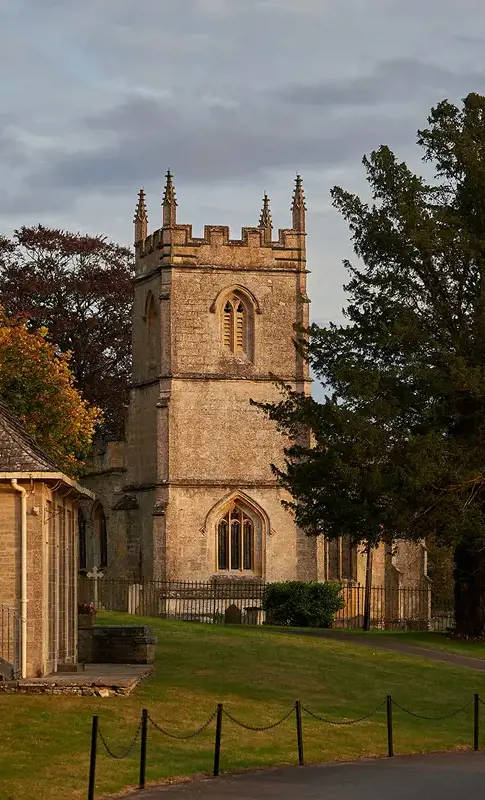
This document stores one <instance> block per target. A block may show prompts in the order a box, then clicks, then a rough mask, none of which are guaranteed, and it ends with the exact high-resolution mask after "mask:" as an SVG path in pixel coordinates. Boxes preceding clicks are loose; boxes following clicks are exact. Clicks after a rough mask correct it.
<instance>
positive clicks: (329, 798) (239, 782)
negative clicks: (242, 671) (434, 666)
mask: <svg viewBox="0 0 485 800" xmlns="http://www.w3.org/2000/svg"><path fill="white" fill-rule="evenodd" d="M131 797H133V798H136V799H137V800H171V799H172V800H462V798H469V800H481V799H482V798H485V755H484V754H483V753H481V752H478V753H446V754H440V755H434V756H400V757H397V758H389V759H379V760H376V761H361V762H356V763H352V764H326V765H322V766H312V767H285V768H283V769H270V770H266V771H261V772H252V773H245V774H241V775H233V776H230V777H221V778H212V779H206V780H196V781H192V782H191V783H184V784H179V785H177V786H166V787H161V788H158V789H148V790H145V791H143V792H136V793H135V794H130V798H131Z"/></svg>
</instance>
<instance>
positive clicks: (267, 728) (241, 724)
mask: <svg viewBox="0 0 485 800" xmlns="http://www.w3.org/2000/svg"><path fill="white" fill-rule="evenodd" d="M294 711H295V706H292V707H291V708H290V710H289V711H288V713H287V714H285V716H284V717H282V718H281V719H280V720H278V722H272V723H271V724H270V725H260V726H253V725H246V723H245V722H241V720H239V719H236V717H233V716H232V714H229V712H228V711H226V709H225V708H223V709H222V713H223V714H224V716H226V717H227V718H228V719H230V720H231V722H234V723H235V724H236V725H239V727H240V728H244V729H245V730H247V731H270V730H271V729H272V728H277V727H278V725H281V724H282V723H283V722H285V720H287V719H288V717H291V715H292V714H293V713H294Z"/></svg>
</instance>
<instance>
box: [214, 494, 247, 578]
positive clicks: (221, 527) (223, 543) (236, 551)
mask: <svg viewBox="0 0 485 800" xmlns="http://www.w3.org/2000/svg"><path fill="white" fill-rule="evenodd" d="M254 560H255V559H254V523H253V520H252V519H251V518H250V517H249V516H248V515H247V514H246V513H245V512H244V510H243V509H242V508H241V506H240V505H239V504H237V503H236V504H235V505H234V506H233V507H232V508H231V509H230V510H229V511H228V512H227V513H226V514H225V515H224V517H222V519H221V520H219V524H218V526H217V568H218V570H219V571H226V570H227V571H230V570H231V571H232V570H237V571H243V572H244V571H253V570H254Z"/></svg>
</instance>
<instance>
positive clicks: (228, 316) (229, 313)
mask: <svg viewBox="0 0 485 800" xmlns="http://www.w3.org/2000/svg"><path fill="white" fill-rule="evenodd" d="M233 318H234V309H233V307H232V303H231V302H230V301H229V300H228V301H227V303H226V305H225V306H224V312H223V319H222V340H223V342H224V346H225V347H228V348H229V349H230V350H233V349H234V347H233V330H234V320H233Z"/></svg>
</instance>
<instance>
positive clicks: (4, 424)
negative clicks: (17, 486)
mask: <svg viewBox="0 0 485 800" xmlns="http://www.w3.org/2000/svg"><path fill="white" fill-rule="evenodd" d="M59 471H60V470H59V467H57V466H56V465H55V464H54V462H53V461H51V459H50V458H49V456H48V455H47V454H46V453H45V452H44V451H43V450H42V448H41V447H39V445H38V444H37V443H36V442H35V441H34V439H33V438H32V437H31V436H30V434H29V433H27V431H26V430H25V427H24V426H23V425H22V423H21V422H20V420H19V419H17V417H16V416H15V415H14V414H12V412H11V411H10V410H9V408H8V406H6V405H5V403H4V402H3V401H2V400H0V472H29V473H30V472H55V473H58V472H59Z"/></svg>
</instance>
